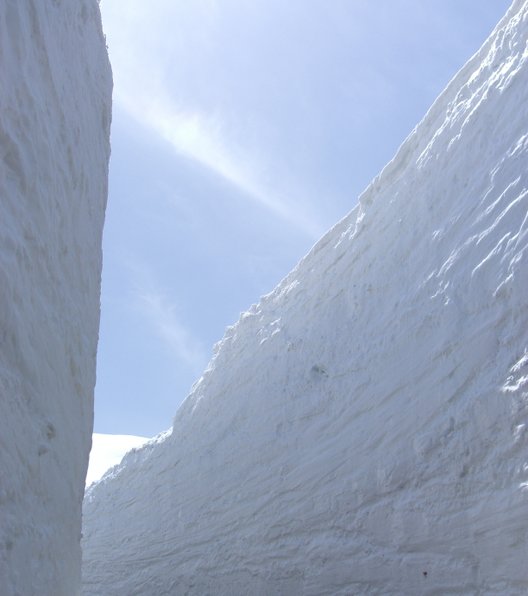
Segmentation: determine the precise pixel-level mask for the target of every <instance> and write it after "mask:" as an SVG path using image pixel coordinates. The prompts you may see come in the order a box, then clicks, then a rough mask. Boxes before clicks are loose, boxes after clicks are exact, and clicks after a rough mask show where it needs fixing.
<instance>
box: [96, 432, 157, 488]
mask: <svg viewBox="0 0 528 596" xmlns="http://www.w3.org/2000/svg"><path fill="white" fill-rule="evenodd" d="M146 441H148V439H147V438H146V437H136V436H134V435H105V434H102V433H94V434H93V436H92V450H91V451H90V462H89V464H88V473H87V474H86V486H90V484H92V482H95V481H96V480H100V478H101V477H102V476H103V475H104V473H105V472H107V471H108V470H109V469H110V468H112V467H113V466H116V465H117V464H119V463H120V462H121V460H122V459H123V456H124V455H125V454H126V453H127V452H128V451H130V450H131V449H136V448H138V447H141V445H143V443H145V442H146Z"/></svg>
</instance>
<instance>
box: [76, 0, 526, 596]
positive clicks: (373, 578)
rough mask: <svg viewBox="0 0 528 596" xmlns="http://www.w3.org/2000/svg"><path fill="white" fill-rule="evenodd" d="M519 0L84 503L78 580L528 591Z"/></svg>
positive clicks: (99, 587) (177, 586)
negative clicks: (183, 394) (388, 158)
mask: <svg viewBox="0 0 528 596" xmlns="http://www.w3.org/2000/svg"><path fill="white" fill-rule="evenodd" d="M527 39H528V2H526V0H523V1H516V2H514V4H513V5H512V7H511V8H510V10H509V12H508V13H507V15H506V16H505V18H504V19H503V20H502V21H501V22H500V23H499V25H498V26H497V28H496V29H495V31H494V32H493V33H492V35H491V37H490V38H489V39H488V40H487V41H486V42H485V44H484V45H483V47H482V48H481V49H480V50H479V51H478V53H477V54H476V55H475V56H474V57H473V58H472V59H471V60H470V61H469V62H468V64H467V65H466V66H465V67H464V68H463V69H462V70H461V71H460V73H459V74H458V75H457V76H456V77H455V78H454V79H453V81H452V82H451V83H450V84H449V86H448V87H447V89H446V90H445V91H444V92H443V94H442V95H441V96H440V97H439V98H438V100H437V101H436V102H435V103H434V105H433V106H432V108H431V109H430V111H429V112H428V114H427V115H426V117H425V118H424V120H423V121H422V122H421V123H420V124H419V125H418V126H417V128H416V129H415V130H414V131H413V132H412V133H411V135H410V136H409V137H408V138H407V140H406V141H405V143H404V144H403V145H402V147H401V148H400V150H399V151H398V153H397V155H396V157H395V158H394V160H393V161H392V162H390V163H389V164H388V165H387V166H386V168H385V169H384V170H383V171H382V173H381V174H380V175H379V176H378V177H377V178H376V179H375V180H374V181H373V182H372V184H371V185H370V186H369V187H368V188H367V190H366V191H365V192H364V194H363V195H362V196H361V197H360V202H359V205H358V207H357V208H356V209H354V210H353V211H352V212H351V213H350V215H348V216H347V217H346V218H345V219H344V220H342V221H341V222H340V223H338V224H337V225H336V226H335V227H334V228H333V229H332V230H331V231H330V232H329V233H328V234H326V235H325V236H324V237H323V239H322V240H321V241H320V242H319V243H318V244H317V245H316V246H315V247H314V248H313V250H312V251H311V252H310V253H309V254H308V255H307V256H306V257H305V258H304V259H303V260H302V261H301V262H300V264H299V265H298V266H297V267H296V269H295V270H293V271H292V272H291V273H290V274H289V275H288V276H287V277H286V278H285V279H284V280H283V281H282V282H281V283H280V284H279V286H278V287H277V288H276V289H275V290H274V291H273V292H272V293H270V294H269V295H267V296H265V297H263V298H262V299H261V301H260V303H259V304H258V305H254V306H252V307H251V308H250V309H249V311H248V312H246V313H244V314H243V315H242V316H241V318H240V320H239V321H238V323H237V324H236V325H234V326H233V327H231V328H228V330H227V332H226V334H225V336H224V338H223V340H222V341H221V342H220V343H219V344H218V345H217V346H216V349H215V354H214V357H213V359H212V361H211V363H210V364H209V366H208V368H207V369H206V371H205V372H204V374H203V376H202V377H201V378H200V380H199V381H198V382H197V383H196V385H195V386H194V387H193V389H192V392H191V394H190V395H189V396H188V398H187V399H186V401H185V402H184V403H183V405H182V406H181V408H180V409H179V411H178V412H177V414H176V417H175V420H174V425H173V428H172V431H171V432H169V433H167V435H166V436H163V437H159V438H158V439H156V440H154V441H152V442H151V443H150V444H147V445H146V446H145V447H144V448H142V449H139V450H136V451H133V452H131V453H130V454H128V455H127V456H125V458H124V460H123V462H122V464H121V465H120V466H119V467H117V468H114V469H113V470H112V471H111V472H109V473H107V475H106V476H105V477H104V478H103V479H102V480H101V482H100V483H98V484H95V485H94V486H93V487H92V488H91V490H90V491H89V492H88V494H87V497H86V499H85V505H84V524H85V526H84V541H83V553H84V554H83V557H84V558H83V565H84V567H83V590H84V592H83V593H84V594H85V595H93V596H100V595H105V596H111V595H115V596H121V595H123V594H127V595H132V594H141V595H151V596H160V595H168V594H197V595H198V594H199V595H203V594H215V595H217V594H226V595H227V594H229V595H242V594H244V595H245V594H252V595H258V594H262V595H264V594H270V595H271V594H274V595H275V594H286V595H289V594H311V595H322V594H328V595H330V594H332V595H335V594H343V595H344V594H347V595H350V594H390V595H395V594H397V595H402V596H403V595H405V596H409V595H420V596H424V595H432V594H442V595H444V594H481V595H485V594H508V595H509V596H513V595H520V594H526V593H527V592H528V565H527V561H528V429H527V427H526V423H527V414H528V215H527V212H528V49H527Z"/></svg>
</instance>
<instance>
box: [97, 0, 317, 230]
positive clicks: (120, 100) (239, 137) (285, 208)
mask: <svg viewBox="0 0 528 596" xmlns="http://www.w3.org/2000/svg"><path fill="white" fill-rule="evenodd" d="M126 6H127V8H126V10H125V11H123V9H122V8H123V7H122V4H121V3H118V2H116V0H104V2H103V4H102V10H103V17H104V21H103V22H104V28H105V31H106V32H107V33H108V36H109V51H110V58H111V61H112V65H113V70H114V105H115V106H116V107H117V108H120V109H123V110H124V111H125V112H126V113H127V114H128V115H129V116H131V117H132V118H133V119H134V120H136V121H137V122H138V123H139V124H141V125H143V126H145V127H147V128H148V129H150V130H151V131H152V132H153V133H155V134H156V135H159V136H160V137H161V138H163V139H164V140H165V141H166V142H168V143H169V144H170V146H171V147H172V148H173V149H174V150H175V151H176V152H177V153H179V154H181V155H184V156H186V157H188V158H191V159H193V160H195V161H197V162H198V163H199V164H201V165H202V166H203V167H205V168H207V169H208V170H210V171H212V172H214V173H215V174H216V175H218V176H220V177H221V178H222V179H224V180H226V181H227V182H228V183H230V184H231V185H233V187H234V188H235V189H237V190H238V192H239V193H240V194H241V196H243V197H245V198H246V199H248V200H251V201H253V202H254V203H256V204H258V205H260V206H261V207H262V208H264V209H266V210H267V211H268V212H270V213H272V214H273V215H275V216H276V217H278V218H280V219H282V220H283V221H286V222H287V223H289V224H290V225H291V226H292V227H294V228H295V229H296V230H298V231H301V232H303V233H304V234H306V235H308V236H309V237H311V238H312V239H313V240H316V239H318V238H319V237H320V236H321V234H322V233H323V232H324V231H325V226H324V225H321V222H319V221H318V220H317V218H316V217H314V216H311V215H310V214H308V212H307V209H306V203H305V202H301V201H299V200H298V199H297V197H294V196H292V195H291V194H290V193H289V192H288V193H284V192H282V191H281V186H282V187H283V188H284V186H283V185H281V182H280V180H277V179H276V177H273V176H270V174H269V172H268V171H267V165H268V160H267V159H265V158H263V157H262V156H261V155H257V154H256V152H257V151H258V150H259V148H258V147H255V146H252V145H251V144H249V143H247V142H245V141H244V131H243V130H236V131H235V130H232V127H231V126H229V125H228V123H227V120H226V118H224V117H223V116H222V114H221V113H220V112H213V113H211V112H204V111H200V110H197V109H196V107H195V106H192V105H190V104H189V100H187V102H185V104H182V101H181V98H179V97H176V96H175V94H174V93H171V91H170V88H171V85H170V84H169V82H171V77H170V74H169V72H170V69H171V60H177V59H180V60H181V59H183V58H184V57H183V56H181V55H180V54H181V52H182V51H183V50H182V49H181V48H180V49H178V36H177V35H174V32H171V31H170V29H169V30H167V25H166V24H164V23H163V20H164V16H165V19H167V20H168V21H173V22H178V20H181V19H178V18H177V17H178V16H180V17H181V16H182V15H178V13H179V12H180V11H186V10H188V11H192V10H195V11H197V12H198V13H199V14H200V18H203V19H205V20H206V21H207V20H208V19H211V18H213V15H214V14H216V11H217V6H216V2H214V1H212V0H202V1H201V2H199V3H197V4H196V5H195V4H189V5H187V4H185V5H179V4H178V3H170V2H164V1H158V2H156V3H154V4H153V5H151V4H148V5H147V4H145V3H144V2H138V1H136V0H131V1H130V2H127V5H126ZM189 7H192V8H189ZM149 28H155V30H156V31H157V35H155V36H153V35H152V34H151V35H150V36H149ZM160 35H161V36H162V37H161V38H160ZM172 83H174V81H172ZM179 83H180V84H184V81H179ZM234 107H236V106H234Z"/></svg>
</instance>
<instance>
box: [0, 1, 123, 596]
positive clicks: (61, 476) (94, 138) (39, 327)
mask: <svg viewBox="0 0 528 596" xmlns="http://www.w3.org/2000/svg"><path fill="white" fill-rule="evenodd" d="M111 85H112V83H111V72H110V67H109V63H108V58H107V53H106V47H105V42H104V37H103V34H102V29H101V21H100V15H99V6H98V3H97V1H96V0H62V1H60V2H59V1H55V2H51V1H45V2H44V1H37V2H18V1H16V0H6V1H5V2H1V3H0V89H1V92H0V152H1V160H0V204H1V217H0V593H1V594H2V596H11V595H15V594H18V595H24V596H31V595H37V594H38V595H39V596H41V595H50V596H62V595H64V596H72V594H76V593H78V591H79V585H80V558H81V551H80V534H81V503H82V498H83V491H84V478H85V474H86V467H87V464H88V452H89V449H90V440H91V430H92V415H93V400H92V397H93V388H94V383H95V352H96V346H97V337H98V328H99V291H100V274H101V232H102V227H103V218H104V211H105V203H106V196H107V165H108V157H109V127H110V108H111Z"/></svg>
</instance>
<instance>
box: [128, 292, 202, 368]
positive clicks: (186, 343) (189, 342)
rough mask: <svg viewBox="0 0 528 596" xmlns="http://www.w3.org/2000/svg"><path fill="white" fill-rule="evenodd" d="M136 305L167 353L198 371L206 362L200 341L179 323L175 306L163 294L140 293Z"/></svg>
mask: <svg viewBox="0 0 528 596" xmlns="http://www.w3.org/2000/svg"><path fill="white" fill-rule="evenodd" d="M137 307H138V309H139V310H140V312H141V314H142V315H143V317H144V319H145V320H146V322H147V323H148V324H149V326H150V327H151V329H152V331H153V332H154V333H155V334H156V335H157V336H158V338H159V339H160V340H161V341H162V342H163V343H164V344H165V346H166V348H167V349H168V351H169V353H170V354H171V355H172V356H173V357H174V358H175V359H176V360H178V361H180V362H181V363H182V364H184V365H186V366H187V367H189V368H190V369H191V370H192V372H193V373H195V374H197V373H198V372H199V371H201V370H202V369H203V368H204V366H205V364H206V363H207V355H206V352H205V350H204V348H203V346H202V344H201V342H200V341H199V340H198V339H197V338H196V337H195V336H194V335H193V334H192V333H191V332H190V331H189V330H188V329H187V328H186V327H185V325H183V324H182V322H181V321H180V320H179V318H178V316H177V308H176V305H175V304H173V303H172V302H171V301H170V300H169V299H168V298H167V297H166V296H165V295H164V294H163V293H161V292H159V291H152V290H151V291H148V292H142V293H139V294H138V296H137Z"/></svg>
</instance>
